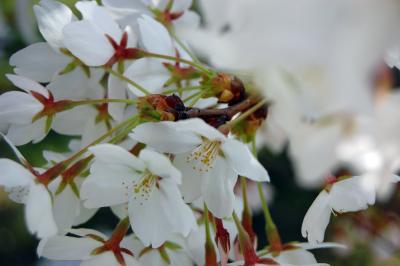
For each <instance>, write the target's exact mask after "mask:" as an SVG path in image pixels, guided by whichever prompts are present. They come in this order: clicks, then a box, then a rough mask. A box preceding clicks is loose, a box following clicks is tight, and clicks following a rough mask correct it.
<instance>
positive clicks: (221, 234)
mask: <svg viewBox="0 0 400 266" xmlns="http://www.w3.org/2000/svg"><path fill="white" fill-rule="evenodd" d="M215 225H216V228H217V232H216V235H215V242H216V243H220V244H221V247H222V248H223V250H224V252H225V253H229V250H230V249H231V243H230V236H229V232H228V231H227V230H226V229H225V228H224V224H223V223H222V220H221V219H218V218H215Z"/></svg>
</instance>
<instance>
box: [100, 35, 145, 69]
mask: <svg viewBox="0 0 400 266" xmlns="http://www.w3.org/2000/svg"><path fill="white" fill-rule="evenodd" d="M106 37H107V39H108V41H109V42H110V43H111V45H112V47H113V48H114V55H113V56H112V57H111V58H110V59H109V60H108V62H107V63H106V66H107V67H111V66H113V65H114V64H115V63H117V62H119V61H121V60H125V59H138V58H140V57H141V50H140V49H137V48H127V46H128V33H127V32H124V34H123V35H122V38H121V40H120V42H119V43H117V42H116V41H115V40H114V39H113V38H112V37H111V36H109V35H107V34H106Z"/></svg>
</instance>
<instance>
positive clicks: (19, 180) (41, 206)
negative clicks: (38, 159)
mask: <svg viewBox="0 0 400 266" xmlns="http://www.w3.org/2000/svg"><path fill="white" fill-rule="evenodd" d="M0 168H1V169H2V171H1V173H0V185H2V186H4V187H5V189H6V191H7V192H8V193H9V197H10V199H12V200H13V201H15V202H18V203H23V204H25V221H26V224H27V226H28V229H29V231H30V232H31V233H32V234H36V235H37V237H38V238H46V237H50V236H52V235H55V234H56V233H57V226H56V223H55V221H54V217H53V212H52V201H51V196H50V194H49V192H48V191H47V188H46V187H45V186H44V185H43V184H42V183H40V182H38V180H37V177H36V176H35V175H34V173H32V172H31V171H28V170H27V169H26V168H25V167H23V166H22V165H20V164H18V163H16V162H14V161H11V160H9V159H0Z"/></svg>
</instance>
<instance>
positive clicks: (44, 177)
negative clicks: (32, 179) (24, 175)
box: [29, 162, 66, 186]
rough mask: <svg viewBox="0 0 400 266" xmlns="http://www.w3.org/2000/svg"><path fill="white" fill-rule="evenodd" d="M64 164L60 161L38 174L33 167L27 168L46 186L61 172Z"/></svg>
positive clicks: (64, 166)
mask: <svg viewBox="0 0 400 266" xmlns="http://www.w3.org/2000/svg"><path fill="white" fill-rule="evenodd" d="M65 168H66V165H65V163H64V162H60V163H58V164H56V165H54V166H53V167H51V168H49V169H48V170H47V171H45V172H44V173H42V174H39V173H38V172H37V171H36V170H34V169H33V168H30V169H29V170H30V171H31V173H32V174H33V175H35V176H36V178H37V180H38V181H39V182H40V183H42V184H43V185H45V186H47V185H48V184H49V183H50V182H51V181H52V180H53V179H55V178H56V177H57V176H59V175H61V173H62V172H63V171H64V170H65Z"/></svg>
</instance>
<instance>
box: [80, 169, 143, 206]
mask: <svg viewBox="0 0 400 266" xmlns="http://www.w3.org/2000/svg"><path fill="white" fill-rule="evenodd" d="M134 176H135V172H134V171H133V170H131V171H129V169H127V168H124V167H121V165H116V164H114V165H111V164H109V165H107V164H105V163H104V162H95V163H94V164H93V165H92V166H91V168H90V175H89V176H88V177H87V178H86V179H85V181H84V182H83V184H82V187H81V191H80V194H81V199H82V200H85V203H84V206H85V207H86V208H99V207H105V206H113V205H118V204H122V203H125V202H127V201H128V199H129V196H130V194H131V191H132V190H133V181H134V179H133V177H134Z"/></svg>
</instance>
